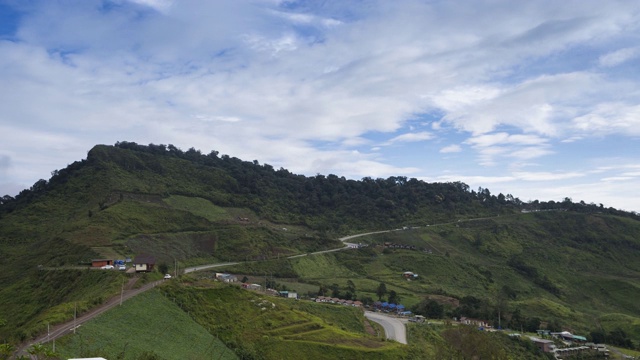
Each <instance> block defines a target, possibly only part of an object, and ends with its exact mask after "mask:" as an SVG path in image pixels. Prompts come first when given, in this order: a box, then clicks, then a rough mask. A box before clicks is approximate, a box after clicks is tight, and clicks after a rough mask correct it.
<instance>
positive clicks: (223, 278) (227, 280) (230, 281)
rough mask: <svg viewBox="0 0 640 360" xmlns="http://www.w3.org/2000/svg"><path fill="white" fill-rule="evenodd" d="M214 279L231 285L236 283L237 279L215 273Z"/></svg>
mask: <svg viewBox="0 0 640 360" xmlns="http://www.w3.org/2000/svg"><path fill="white" fill-rule="evenodd" d="M216 279H218V280H219V281H222V282H226V283H232V282H236V281H238V278H237V277H236V276H235V275H231V274H227V273H216Z"/></svg>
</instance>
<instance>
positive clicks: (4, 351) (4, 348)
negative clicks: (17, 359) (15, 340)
mask: <svg viewBox="0 0 640 360" xmlns="http://www.w3.org/2000/svg"><path fill="white" fill-rule="evenodd" d="M13 350H14V347H13V345H11V344H0V359H3V360H4V359H8V358H9V356H11V354H12V353H13Z"/></svg>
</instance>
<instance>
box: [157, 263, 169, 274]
mask: <svg viewBox="0 0 640 360" xmlns="http://www.w3.org/2000/svg"><path fill="white" fill-rule="evenodd" d="M158 271H160V273H161V274H167V273H168V272H169V266H168V265H167V264H165V263H162V264H160V265H158Z"/></svg>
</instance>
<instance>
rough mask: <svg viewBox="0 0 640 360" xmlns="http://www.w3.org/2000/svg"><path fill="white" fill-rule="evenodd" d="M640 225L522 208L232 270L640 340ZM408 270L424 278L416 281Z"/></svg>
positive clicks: (518, 323)
mask: <svg viewBox="0 0 640 360" xmlns="http://www.w3.org/2000/svg"><path fill="white" fill-rule="evenodd" d="M639 225H640V224H638V222H637V221H635V220H630V219H625V218H618V217H611V216H607V215H601V214H592V215H584V214H578V213H573V212H564V211H556V212H537V213H527V214H516V215H511V216H499V217H494V218H491V219H484V220H470V221H460V222H457V221H456V222H454V223H451V224H446V225H431V226H428V227H426V226H425V227H422V228H419V229H409V230H398V231H393V232H389V233H384V234H376V235H370V236H366V237H361V238H358V239H357V241H360V242H363V243H366V244H368V245H369V246H368V247H364V248H361V249H354V250H347V251H343V252H339V253H329V254H324V255H317V256H308V257H302V258H296V259H288V260H284V261H281V262H280V263H277V262H272V263H269V262H265V263H253V264H246V265H244V264H243V265H237V266H234V267H229V268H228V269H227V270H229V271H232V272H236V273H248V274H257V275H260V274H264V273H267V274H275V275H274V276H275V277H276V278H277V277H279V276H280V277H286V278H297V279H298V280H299V281H302V282H304V283H308V284H315V285H316V288H315V289H314V290H312V291H311V293H310V294H309V296H313V295H315V294H314V293H313V292H314V291H316V292H323V291H324V292H326V293H332V294H333V295H332V296H335V295H336V292H337V293H338V294H339V295H338V296H343V297H344V296H346V297H349V296H351V295H353V294H354V293H355V297H356V298H358V299H360V300H362V301H365V302H366V301H367V300H368V301H373V300H377V299H378V295H377V289H378V287H379V285H380V283H384V284H385V286H386V289H387V293H386V294H385V295H384V296H383V299H384V300H386V299H387V297H388V296H389V293H390V292H391V291H394V292H395V293H396V294H397V296H398V297H399V298H400V299H401V302H402V303H403V304H404V305H405V306H407V307H410V308H412V309H413V310H414V311H418V312H420V311H423V312H424V307H421V305H424V304H425V303H426V302H428V301H430V300H433V301H435V302H436V303H438V304H440V305H442V306H443V310H444V311H442V312H441V313H440V316H441V317H446V316H448V317H460V316H467V317H474V318H481V319H485V320H488V321H490V322H491V323H493V324H494V325H495V326H496V327H497V326H499V325H502V326H503V327H511V328H513V329H517V330H521V329H522V328H527V327H530V326H534V329H533V330H534V331H535V330H536V329H537V328H545V327H546V328H553V329H554V330H557V331H560V330H570V331H572V332H575V333H579V334H584V335H585V336H590V335H591V333H592V332H594V333H598V332H603V333H604V334H605V335H606V334H609V333H611V332H614V331H616V330H617V329H621V330H622V331H623V332H624V333H625V334H626V336H627V337H628V338H629V339H632V340H633V341H634V344H635V345H633V346H637V345H638V344H639V343H640V342H639V341H640V302H639V301H638V299H640V226H639ZM612 229H624V231H623V232H622V233H616V232H612ZM385 243H387V244H403V245H408V246H415V250H408V249H400V248H391V247H385V246H384V244H385ZM405 271H411V272H414V273H416V274H418V277H417V278H415V279H412V280H410V281H408V280H407V279H405V278H404V277H403V276H402V274H403V273H404V272H405ZM276 282H277V280H276ZM349 282H351V284H352V288H351V289H350V288H349ZM286 286H287V287H290V288H291V287H293V288H294V289H295V287H296V285H295V284H291V283H288V284H287V285H286ZM298 287H299V288H302V287H301V286H298ZM322 289H324V290H322ZM354 290H355V291H354ZM346 294H349V295H346ZM499 311H500V318H499V317H498V313H499ZM426 315H428V314H426ZM532 323H534V324H535V325H529V324H532Z"/></svg>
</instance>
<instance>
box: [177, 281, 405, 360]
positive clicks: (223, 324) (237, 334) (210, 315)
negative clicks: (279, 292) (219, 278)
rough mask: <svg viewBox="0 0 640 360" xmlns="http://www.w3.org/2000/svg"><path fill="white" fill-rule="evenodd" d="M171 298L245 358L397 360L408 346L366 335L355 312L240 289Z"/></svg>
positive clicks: (190, 290) (183, 290) (186, 291)
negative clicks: (377, 359) (373, 359)
mask: <svg viewBox="0 0 640 360" xmlns="http://www.w3.org/2000/svg"><path fill="white" fill-rule="evenodd" d="M167 296H168V297H170V298H173V299H175V301H176V303H178V304H180V306H181V307H182V308H183V309H185V311H188V312H189V313H190V314H191V316H193V317H194V318H195V319H197V321H198V322H199V323H200V324H202V326H204V327H206V328H209V329H211V332H212V333H213V334H215V335H216V336H218V337H219V338H220V339H221V340H222V341H223V342H224V343H225V344H227V346H229V347H231V348H233V349H234V350H235V351H236V352H237V353H238V354H239V355H240V356H246V357H248V358H264V359H301V358H307V359H310V358H323V359H327V358H349V359H369V358H380V359H395V358H398V357H399V356H402V355H403V354H404V350H403V349H402V346H400V345H399V344H396V343H393V342H386V341H382V340H380V339H378V338H375V337H371V336H370V335H367V334H366V333H365V332H364V327H363V325H362V322H363V315H362V313H361V312H360V311H358V310H357V309H355V308H346V307H335V306H328V305H323V304H315V303H304V304H302V303H298V302H296V301H295V300H284V299H279V298H273V297H263V296H260V295H258V294H256V293H254V292H251V291H246V290H242V289H240V288H238V287H235V286H216V287H214V288H205V287H201V288H198V287H182V286H178V285H174V287H172V288H169V289H167Z"/></svg>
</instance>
